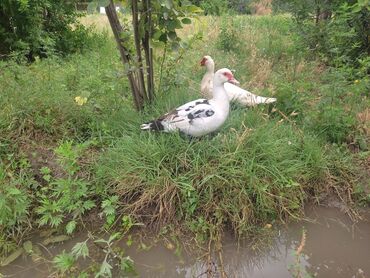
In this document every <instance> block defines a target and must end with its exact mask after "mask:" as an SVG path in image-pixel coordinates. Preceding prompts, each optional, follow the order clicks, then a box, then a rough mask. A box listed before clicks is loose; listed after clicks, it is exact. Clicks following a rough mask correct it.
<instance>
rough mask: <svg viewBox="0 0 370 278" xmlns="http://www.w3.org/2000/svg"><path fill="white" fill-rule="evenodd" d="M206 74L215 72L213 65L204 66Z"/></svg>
mask: <svg viewBox="0 0 370 278" xmlns="http://www.w3.org/2000/svg"><path fill="white" fill-rule="evenodd" d="M206 68H207V73H209V74H213V73H214V72H215V64H213V63H207V64H206Z"/></svg>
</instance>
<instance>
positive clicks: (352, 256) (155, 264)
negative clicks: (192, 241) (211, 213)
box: [0, 208, 370, 278]
mask: <svg viewBox="0 0 370 278" xmlns="http://www.w3.org/2000/svg"><path fill="white" fill-rule="evenodd" d="M308 216H309V217H310V218H311V219H313V220H314V221H313V222H301V223H296V224H292V225H289V226H288V227H287V228H286V229H285V228H284V229H280V230H279V231H277V232H276V236H275V237H274V238H273V239H272V242H271V243H270V244H269V247H268V248H267V249H265V250H264V251H262V252H257V253H256V252H255V251H253V250H252V249H251V248H248V247H243V245H238V244H237V243H236V242H235V241H234V240H233V239H225V240H224V242H223V247H224V253H223V254H224V255H223V260H224V268H225V271H226V273H227V274H228V277H250V278H262V277H278V278H279V277H281V278H285V277H293V273H294V271H298V269H299V271H300V273H301V277H308V276H305V274H309V275H310V277H324V278H331V277H333V278H341V277H343V278H344V277H345V278H350V277H355V278H364V277H370V223H369V222H368V221H366V220H365V221H362V222H359V223H356V224H353V223H352V222H351V221H350V220H349V219H348V217H346V216H345V215H344V214H343V213H341V212H340V211H338V210H337V209H332V208H316V209H314V210H312V211H311V212H310V213H309V215H308ZM368 219H369V220H370V218H368ZM303 229H304V230H305V231H306V242H305V245H304V248H303V251H302V253H301V256H300V261H299V262H298V263H297V257H296V256H295V255H294V254H295V250H297V248H298V246H299V245H300V243H301V237H302V230H303ZM81 240H82V238H80V239H77V240H73V241H70V242H67V243H63V244H56V245H55V246H53V247H51V248H48V249H49V250H48V252H50V253H51V254H50V255H52V254H58V253H60V252H61V251H62V250H63V249H65V250H66V251H69V250H71V248H72V247H73V245H74V244H75V243H76V242H78V241H81ZM127 252H128V255H130V257H131V258H132V259H133V260H134V261H135V267H136V270H137V272H138V274H139V276H140V277H206V274H205V271H206V269H207V267H206V262H204V261H202V260H200V259H197V258H196V257H195V256H191V255H186V254H182V255H181V256H178V255H175V252H174V250H170V249H168V248H166V247H164V246H163V245H161V244H157V245H156V246H154V247H152V248H151V249H150V250H139V249H137V248H133V247H131V248H129V249H128V250H127ZM45 255H47V253H46V254H45ZM213 270H216V271H217V267H216V266H214V267H213ZM0 273H1V274H3V275H4V276H5V277H7V275H9V277H48V276H49V275H52V269H51V267H50V266H49V265H48V264H45V263H39V264H37V263H34V262H33V261H32V260H31V259H30V258H27V257H26V258H18V259H17V260H16V261H15V262H14V263H12V265H10V266H7V267H5V268H3V269H1V270H0ZM0 276H1V275H0ZM216 276H218V277H219V275H216ZM49 277H52V276H49Z"/></svg>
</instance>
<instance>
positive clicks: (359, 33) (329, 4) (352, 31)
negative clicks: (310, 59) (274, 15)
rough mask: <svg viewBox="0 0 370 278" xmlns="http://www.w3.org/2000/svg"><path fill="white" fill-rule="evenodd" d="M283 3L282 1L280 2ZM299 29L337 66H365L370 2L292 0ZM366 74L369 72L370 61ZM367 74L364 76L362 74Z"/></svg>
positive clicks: (368, 49) (306, 40) (369, 44)
mask: <svg viewBox="0 0 370 278" xmlns="http://www.w3.org/2000/svg"><path fill="white" fill-rule="evenodd" d="M277 2H279V1H277ZM288 3H289V4H290V5H289V6H288V10H289V11H291V12H292V13H293V15H294V17H295V20H296V22H297V25H296V27H297V29H298V31H299V33H300V35H301V37H302V39H303V41H304V43H305V45H307V46H308V47H309V49H310V50H312V51H314V52H315V53H318V54H320V55H321V56H322V57H323V59H324V61H325V62H326V63H327V64H329V65H333V66H337V67H338V66H351V67H360V65H361V64H362V67H363V66H364V65H363V63H362V62H361V61H363V59H364V58H365V57H367V56H368V55H369V53H370V41H369V35H370V31H369V30H370V28H369V27H370V25H369V24H370V21H369V18H370V2H369V1H368V0H359V1H354V0H352V1H343V0H336V1H296V0H291V1H288ZM365 67H366V72H367V73H365V74H368V73H369V70H370V64H369V63H368V62H367V63H366V65H365ZM362 76H363V75H362Z"/></svg>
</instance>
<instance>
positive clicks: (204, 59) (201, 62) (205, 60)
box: [200, 57, 207, 66]
mask: <svg viewBox="0 0 370 278" xmlns="http://www.w3.org/2000/svg"><path fill="white" fill-rule="evenodd" d="M206 62H207V58H205V57H203V59H202V61H200V65H201V66H204V65H205V64H206Z"/></svg>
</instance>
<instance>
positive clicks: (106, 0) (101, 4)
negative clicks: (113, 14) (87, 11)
mask: <svg viewBox="0 0 370 278" xmlns="http://www.w3.org/2000/svg"><path fill="white" fill-rule="evenodd" d="M108 5H109V0H98V6H99V7H106V6H108Z"/></svg>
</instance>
